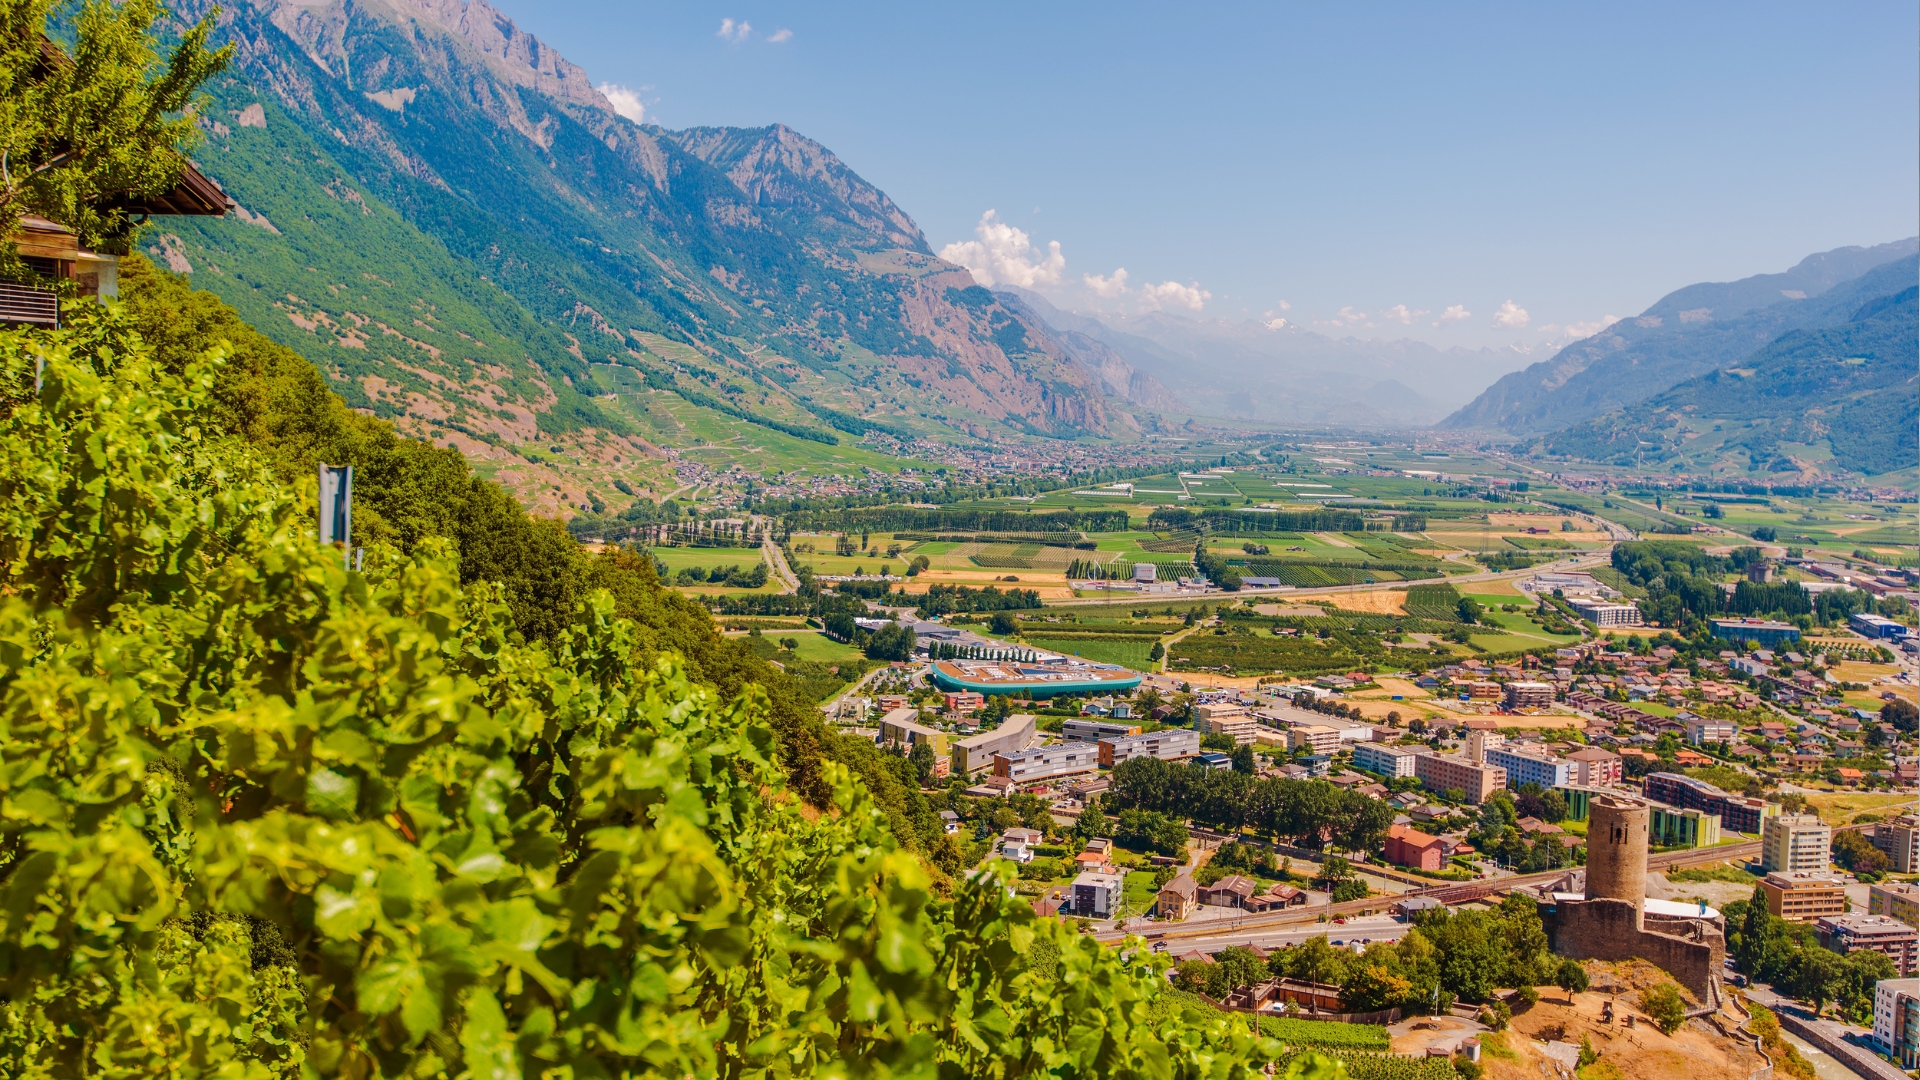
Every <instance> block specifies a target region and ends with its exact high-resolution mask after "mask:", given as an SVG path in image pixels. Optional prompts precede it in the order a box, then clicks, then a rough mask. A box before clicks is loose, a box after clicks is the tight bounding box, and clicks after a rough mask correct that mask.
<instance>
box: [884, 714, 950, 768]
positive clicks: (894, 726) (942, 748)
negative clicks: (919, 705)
mask: <svg viewBox="0 0 1920 1080" xmlns="http://www.w3.org/2000/svg"><path fill="white" fill-rule="evenodd" d="M880 741H881V742H884V743H895V744H898V745H901V746H905V747H907V748H908V749H912V748H913V747H914V746H916V745H918V744H920V743H927V744H928V745H930V746H932V747H933V752H934V753H935V754H938V755H939V756H941V757H945V756H946V755H947V733H946V732H944V731H936V730H934V729H933V728H930V727H927V726H926V725H924V724H922V723H920V710H918V709H914V708H905V709H894V710H893V711H891V712H889V713H887V715H885V716H883V717H881V718H880Z"/></svg>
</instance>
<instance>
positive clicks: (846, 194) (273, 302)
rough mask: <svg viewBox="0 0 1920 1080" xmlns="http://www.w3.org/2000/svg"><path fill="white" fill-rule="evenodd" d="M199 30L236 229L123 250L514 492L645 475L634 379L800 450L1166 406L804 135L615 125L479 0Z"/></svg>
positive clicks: (381, 4) (388, 0) (198, 5)
mask: <svg viewBox="0 0 1920 1080" xmlns="http://www.w3.org/2000/svg"><path fill="white" fill-rule="evenodd" d="M211 6H212V5H211V4H210V3H208V2H207V0H190V2H189V3H186V4H184V5H183V8H184V10H183V12H182V14H183V15H185V16H187V17H189V18H195V17H199V16H200V15H202V14H204V13H205V11H206V10H207V9H209V8H210V7H211ZM219 18H220V31H219V35H220V39H221V40H224V41H227V42H231V43H232V44H233V45H234V46H235V48H236V54H235V62H234V65H233V67H232V69H231V70H230V71H229V73H228V74H227V75H225V76H223V77H221V78H220V79H218V80H217V81H216V82H217V84H216V85H214V86H212V87H211V88H210V90H211V96H212V100H211V102H210V104H209V106H208V108H207V109H206V110H205V111H204V113H203V114H202V115H200V117H199V120H200V123H201V126H202V127H203V128H204V129H205V132H206V139H205V142H204V143H203V145H202V146H201V148H200V150H199V152H198V154H197V161H198V164H199V165H200V166H201V168H202V169H203V170H204V171H206V172H207V173H208V174H210V175H212V176H213V177H214V178H215V179H217V180H218V181H219V182H220V183H221V184H222V185H223V186H224V187H225V188H226V190H227V191H228V193H229V194H231V195H232V196H233V197H234V198H235V200H236V201H237V202H238V203H239V204H240V210H239V211H238V212H237V214H235V215H233V216H230V217H228V218H226V219H204V220H175V221H170V222H168V223H167V224H166V225H165V226H164V228H158V229H153V230H149V232H148V233H147V234H146V239H145V240H144V242H143V243H144V246H145V248H146V253H147V254H148V255H149V256H150V257H151V258H153V259H154V261H156V262H157V263H160V264H161V265H164V266H167V267H169V268H171V269H173V270H176V271H178V272H182V273H191V274H193V275H194V283H195V285H196V286H198V287H202V288H208V289H211V290H212V291H214V292H215V293H217V294H219V295H220V296H221V298H222V299H224V300H226V301H227V302H228V303H230V304H232V305H233V306H235V307H236V308H237V309H239V311H240V312H241V313H242V315H243V316H244V317H246V318H247V320H248V321H249V322H251V323H253V324H254V325H256V326H259V327H261V328H262V329H263V330H265V331H266V332H267V333H268V334H270V335H271V336H273V337H274V338H276V339H277V340H279V341H281V342H282V343H284V344H286V345H288V346H290V347H292V348H294V349H295V350H296V351H299V352H300V353H302V354H303V355H305V356H307V357H308V358H309V359H310V360H312V361H313V362H314V363H315V364H316V365H317V366H318V367H319V368H320V369H321V370H322V371H323V372H325V373H326V374H327V375H328V376H329V378H330V379H331V380H332V383H333V385H334V387H335V389H336V390H338V391H339V392H340V393H341V394H342V396H343V397H345V398H346V399H347V401H348V402H349V403H350V404H352V405H354V406H356V407H359V408H363V409H368V410H371V411H374V412H376V413H378V414H381V415H383V416H387V417H390V418H392V419H393V420H394V421H395V423H396V424H397V425H399V426H400V427H401V429H402V430H404V431H407V432H408V433H410V434H414V435H418V436H422V437H432V438H435V439H437V440H441V441H444V442H446V443H448V444H449V445H456V446H458V447H460V448H461V449H462V450H463V451H465V452H467V453H469V455H470V456H474V457H476V458H478V459H480V460H482V461H483V462H484V461H487V460H492V461H494V462H495V464H496V465H497V466H499V467H501V468H504V469H506V470H507V472H508V473H510V474H511V475H503V476H502V479H503V482H508V483H509V484H510V485H512V486H515V487H516V489H517V490H519V491H520V493H521V494H522V495H523V497H527V498H529V499H530V501H533V502H534V503H535V504H536V505H538V504H540V503H541V502H542V500H545V501H547V502H551V503H554V504H555V505H559V504H566V505H572V504H574V503H575V502H577V501H578V500H580V499H582V498H585V497H590V496H592V492H589V491H587V490H586V489H585V487H584V486H583V485H582V484H581V483H579V482H577V478H570V477H569V476H568V475H567V470H566V469H564V468H563V469H559V470H558V471H555V470H546V471H543V470H542V469H541V468H539V467H538V466H540V464H541V461H542V458H543V456H546V457H549V458H551V454H550V453H549V452H550V451H554V452H557V450H556V448H560V449H564V450H565V452H566V456H568V457H571V458H576V459H582V460H587V461H590V462H597V463H598V464H599V465H600V466H603V467H605V468H606V469H611V470H613V472H612V474H610V475H609V476H603V477H601V481H602V484H601V486H602V488H604V483H605V481H607V480H609V479H618V478H619V474H620V469H621V468H625V467H628V466H634V465H636V463H640V462H652V463H654V465H655V466H656V467H655V468H653V470H652V471H651V472H648V471H647V470H645V469H641V470H640V471H639V472H630V473H629V474H628V476H627V480H630V481H632V483H629V484H628V486H633V484H637V483H646V484H648V485H650V486H652V487H655V488H657V487H658V486H659V485H661V484H665V483H667V482H668V480H667V479H666V474H665V472H664V471H663V470H662V468H660V467H659V465H660V462H661V461H662V460H663V458H664V457H665V456H666V455H664V453H663V451H662V449H661V447H662V446H663V445H666V444H669V443H671V442H672V441H673V437H674V436H675V435H676V434H677V435H684V434H686V422H687V418H686V416H685V415H684V409H683V410H682V412H681V413H676V414H675V416H678V417H679V419H678V420H674V419H673V418H672V417H668V418H666V419H665V420H663V419H662V416H663V414H662V412H661V410H659V409H649V408H647V407H646V406H645V405H644V403H642V404H635V403H634V402H633V401H631V400H630V397H631V395H630V394H627V393H624V392H623V390H627V389H631V388H632V387H633V386H636V385H640V384H642V383H644V386H645V387H648V388H651V389H652V390H654V391H658V390H661V389H665V390H669V391H671V392H673V393H674V394H675V395H677V396H678V397H679V398H680V399H683V400H684V401H685V402H686V403H689V404H690V405H691V406H692V407H693V408H694V409H695V410H696V411H698V412H700V414H701V415H703V416H706V415H709V414H711V415H718V416H725V417H730V418H732V419H733V420H736V421H737V420H745V421H747V422H748V423H749V424H751V425H754V430H755V431H757V432H759V435H758V436H756V437H764V438H765V439H767V440H771V442H773V443H779V444H781V445H787V442H786V441H791V440H800V441H801V442H805V443H810V444H812V445H814V446H816V447H818V446H833V445H838V444H845V443H851V442H852V441H853V440H855V439H857V438H859V437H860V436H862V435H864V434H866V433H868V432H870V431H873V430H875V429H876V428H878V429H884V430H888V431H892V432H895V433H898V434H901V435H914V434H929V435H933V436H935V437H939V438H943V439H951V440H956V441H960V442H968V441H972V440H975V439H981V438H1001V437H1009V436H1016V437H1017V436H1022V435H1030V436H1052V437H1080V436H1096V437H1107V436H1122V437H1124V436H1128V435H1131V434H1134V433H1137V432H1138V431H1139V430H1140V429H1141V426H1142V424H1143V423H1145V424H1147V425H1149V426H1151V425H1152V424H1153V423H1154V422H1155V421H1154V420H1153V419H1152V418H1150V417H1143V416H1142V415H1141V414H1143V413H1144V411H1145V410H1144V409H1143V408H1142V407H1141V405H1140V402H1141V401H1142V400H1150V401H1153V402H1155V403H1156V404H1157V405H1160V406H1164V405H1167V404H1169V403H1170V401H1171V398H1170V396H1169V395H1167V394H1166V393H1165V391H1164V389H1163V388H1157V387H1155V386H1154V385H1153V384H1152V383H1151V381H1150V380H1147V381H1142V380H1137V379H1135V378H1134V377H1133V372H1132V371H1131V370H1127V369H1126V365H1125V364H1124V362H1121V363H1116V362H1115V360H1114V358H1113V357H1111V356H1106V355H1104V354H1102V355H1093V353H1094V350H1090V349H1088V348H1085V347H1083V348H1081V349H1079V350H1077V351H1076V350H1074V349H1071V348H1069V347H1068V346H1067V345H1066V344H1064V343H1063V342H1062V341H1061V340H1060V339H1059V338H1058V337H1056V336H1055V335H1054V334H1053V333H1052V332H1051V331H1050V330H1049V329H1048V327H1047V326H1046V325H1045V324H1043V323H1041V322H1039V321H1038V320H1035V319H1033V318H1031V317H1030V316H1029V315H1027V314H1026V313H1025V312H1024V311H1023V310H1021V309H1019V308H1017V307H1010V306H1008V305H1006V304H1003V303H1002V302H1001V301H1000V299H999V298H997V297H996V296H994V295H993V294H992V293H990V292H988V291H987V290H985V289H982V288H980V287H978V286H977V285H976V284H975V283H974V281H973V278H972V276H971V275H970V274H968V273H967V272H966V271H965V270H964V269H962V268H959V267H956V266H953V265H952V264H949V263H946V262H943V261H941V260H940V259H939V258H937V257H935V256H934V255H933V253H932V252H931V250H930V249H929V247H928V245H927V242H926V238H925V237H924V236H923V235H922V234H921V232H920V230H919V228H918V226H917V225H915V224H914V222H913V220H912V218H911V217H909V216H908V215H907V213H906V212H905V211H903V210H902V209H901V208H900V207H898V206H897V205H895V204H894V203H893V201H892V200H890V199H889V198H888V197H887V196H886V195H885V194H884V193H883V192H881V191H879V190H878V189H876V188H874V187H873V186H872V185H870V184H868V183H866V182H865V181H864V180H862V179H861V178H860V177H859V176H858V175H856V174H855V173H854V172H853V171H852V170H851V169H849V168H848V167H847V166H846V164H845V163H844V162H842V161H840V160H839V159H838V158H837V157H835V156H834V155H833V154H832V153H831V152H829V151H828V150H827V149H826V148H825V147H823V146H821V145H819V144H818V143H816V142H813V141H811V140H809V139H806V138H804V137H803V136H801V135H799V134H798V133H796V132H794V131H792V130H790V129H788V128H785V127H782V126H778V125H776V126H772V127H766V128H757V129H733V128H696V129H692V130H687V131H669V130H666V129H664V128H661V127H658V126H655V125H643V124H636V123H634V122H633V121H631V120H629V119H627V118H625V117H622V116H620V115H619V114H618V113H616V112H615V110H614V108H613V106H612V104H611V103H610V102H609V101H608V100H607V99H606V98H605V97H604V96H603V95H602V94H601V93H600V92H599V91H597V90H595V89H594V88H593V87H592V85H591V84H590V81H589V80H588V78H587V75H586V73H585V72H584V71H582V70H581V69H580V68H579V67H577V66H575V65H573V64H571V63H569V62H568V61H567V60H566V59H565V58H564V57H561V56H560V55H559V54H558V53H556V52H555V51H554V50H553V49H551V48H549V47H547V46H545V45H544V44H543V43H541V42H540V41H539V40H538V39H536V38H534V37H532V36H530V35H528V34H526V33H524V32H522V31H520V30H519V29H518V28H516V27H515V26H514V24H513V23H512V21H511V20H509V19H507V18H506V17H505V16H504V15H502V14H501V13H500V12H499V11H497V10H496V9H494V8H492V7H490V6H489V5H488V4H487V3H486V0H466V2H462V0H352V2H348V0H318V2H315V0H239V2H237V3H232V4H228V5H225V6H223V8H222V10H221V14H220V17H219ZM1082 354H1086V355H1087V357H1088V359H1086V360H1085V361H1083V360H1082V359H1081V355H1082ZM614 369H617V370H614ZM675 423H677V424H678V425H679V427H678V428H677V429H676V431H673V432H669V431H667V430H664V429H663V428H662V427H661V425H662V424H675ZM695 426H696V427H697V426H698V425H695ZM737 426H738V425H737V424H736V425H735V427H737ZM548 443H554V444H555V447H548V446H547V445H546V444H548ZM552 460H560V459H557V458H556V459H552ZM842 464H847V462H842ZM530 466H532V467H530ZM616 466H618V467H616ZM641 473H646V475H641ZM516 478H517V480H516ZM622 482H623V483H626V482H627V481H624V480H623V481H622ZM549 489H551V491H549Z"/></svg>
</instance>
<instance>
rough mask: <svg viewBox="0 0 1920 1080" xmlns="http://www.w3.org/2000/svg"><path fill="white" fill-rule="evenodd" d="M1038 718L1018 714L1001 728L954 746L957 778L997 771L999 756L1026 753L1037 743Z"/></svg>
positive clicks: (1003, 721)
mask: <svg viewBox="0 0 1920 1080" xmlns="http://www.w3.org/2000/svg"><path fill="white" fill-rule="evenodd" d="M1033 737H1034V718H1033V716H1032V714H1030V713H1015V714H1014V715H1012V716H1009V717H1007V718H1006V719H1005V720H1002V721H1000V726H999V727H997V728H993V729H992V730H990V731H983V732H981V733H980V734H978V735H969V736H967V737H966V738H964V739H960V740H958V741H956V742H955V743H954V744H953V758H952V760H953V772H952V775H954V776H966V775H969V774H971V773H977V772H980V771H981V770H983V769H991V768H993V756H994V755H995V754H1011V753H1013V752H1015V751H1017V750H1025V749H1026V748H1027V746H1028V744H1030V743H1032V742H1033Z"/></svg>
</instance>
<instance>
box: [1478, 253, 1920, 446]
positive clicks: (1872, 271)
mask: <svg viewBox="0 0 1920 1080" xmlns="http://www.w3.org/2000/svg"><path fill="white" fill-rule="evenodd" d="M1916 250H1920V239H1916V238H1909V239H1906V240H1902V241H1899V242H1896V243H1891V244H1881V245H1879V246H1877V247H1870V248H1859V247H1845V248H1838V249H1836V250H1833V251H1828V252H1823V253H1821V254H1819V255H1810V256H1808V257H1807V258H1805V259H1803V260H1801V262H1800V264H1799V265H1797V266H1795V267H1794V268H1793V269H1791V270H1789V271H1787V272H1786V273H1784V274H1760V275H1757V276H1755V277H1750V278H1744V279H1742V280H1740V281H1734V282H1728V283H1723V284H1722V283H1709V284H1701V285H1689V286H1687V287H1686V288H1684V289H1680V290H1678V291H1676V292H1673V293H1669V294H1668V295H1667V296H1665V297H1662V298H1661V300H1660V301H1659V302H1658V303H1656V304H1654V305H1653V306H1652V307H1650V308H1648V309H1647V310H1646V311H1644V312H1642V313H1641V314H1640V316H1639V317H1637V318H1633V319H1627V320H1624V321H1622V322H1618V323H1615V324H1614V325H1613V326H1612V327H1610V328H1609V329H1607V330H1603V331H1601V332H1600V333H1598V334H1596V335H1594V336H1593V337H1590V338H1586V339H1584V340H1582V341H1576V342H1574V343H1573V344H1571V345H1569V346H1567V347H1566V348H1564V349H1562V350H1560V352H1559V353H1558V354H1556V355H1555V356H1554V357H1553V358H1552V359H1550V360H1545V361H1542V362H1540V363H1538V364H1534V365H1532V366H1530V367H1528V368H1527V369H1526V370H1524V371H1517V372H1514V373H1513V374H1511V375H1508V376H1507V377H1505V378H1503V379H1501V380H1500V381H1499V382H1497V383H1495V384H1493V386H1491V387H1489V388H1488V389H1487V391H1486V392H1485V393H1484V394H1481V395H1480V396H1479V397H1478V398H1476V399H1475V400H1474V401H1473V403H1472V404H1470V405H1468V406H1467V407H1466V408H1464V409H1461V410H1460V411H1459V412H1457V413H1455V414H1453V415H1452V416H1449V417H1448V418H1447V419H1446V420H1445V421H1444V422H1443V423H1442V424H1441V425H1440V426H1442V427H1447V428H1479V429H1485V430H1493V431H1507V432H1512V433H1515V434H1533V433H1539V432H1546V431H1554V430H1558V429H1560V428H1563V427H1566V426H1568V425H1569V424H1576V423H1579V422H1580V421H1582V420H1585V419H1587V418H1589V417H1593V416H1598V415H1600V414H1602V413H1605V412H1608V411H1609V410H1612V409H1618V408H1621V407H1622V406H1626V405H1631V404H1633V403H1634V402H1637V401H1644V400H1646V399H1647V398H1650V397H1652V396H1654V395H1656V394H1658V393H1660V392H1661V391H1663V390H1666V389H1667V388H1668V387H1671V386H1675V385H1677V384H1679V383H1681V382H1684V381H1686V380H1687V379H1691V378H1693V377H1695V376H1697V375H1701V374H1704V373H1706V372H1709V371H1713V370H1715V369H1717V368H1721V367H1725V366H1727V365H1730V364H1732V363H1734V362H1735V361H1736V360H1738V359H1740V358H1741V357H1744V356H1746V355H1747V354H1749V353H1751V352H1752V351H1753V350H1754V349H1756V348H1758V347H1760V346H1761V345H1764V344H1766V343H1767V342H1770V341H1772V340H1773V339H1774V338H1776V337H1778V336H1780V335H1781V334H1783V333H1785V332H1787V331H1788V330H1794V329H1800V328H1808V327H1821V326H1833V325H1836V324H1839V323H1842V322H1845V321H1847V319H1848V318H1849V316H1851V314H1852V313H1853V312H1854V311H1855V310H1856V309H1857V308H1858V307H1859V306H1860V305H1861V304H1862V303H1863V302H1865V301H1866V300H1867V299H1870V298H1872V297H1875V296H1881V295H1886V294H1888V293H1891V292H1894V291H1897V290H1898V289H1899V288H1901V287H1904V286H1905V285H1906V284H1909V283H1911V282H1912V281H1913V280H1914V271H1913V259H1912V256H1913V255H1914V253H1915V251H1916ZM1903 258H1904V259H1905V260H1906V263H1905V266H1906V269H1904V270H1901V269H1900V268H1899V267H1896V266H1894V265H1892V264H1893V263H1894V262H1895V261H1896V260H1900V259H1903ZM1876 275H1877V276H1876ZM1903 275H1904V277H1903ZM1869 278H1871V280H1868V279H1869Z"/></svg>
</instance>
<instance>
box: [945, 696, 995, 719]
mask: <svg viewBox="0 0 1920 1080" xmlns="http://www.w3.org/2000/svg"><path fill="white" fill-rule="evenodd" d="M946 704H947V712H948V713H950V714H953V715H959V714H961V713H970V712H979V711H980V710H981V709H984V708H986V705H987V696H986V695H985V694H982V693H980V692H978V691H975V690H951V691H948V692H947V694H946Z"/></svg>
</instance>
